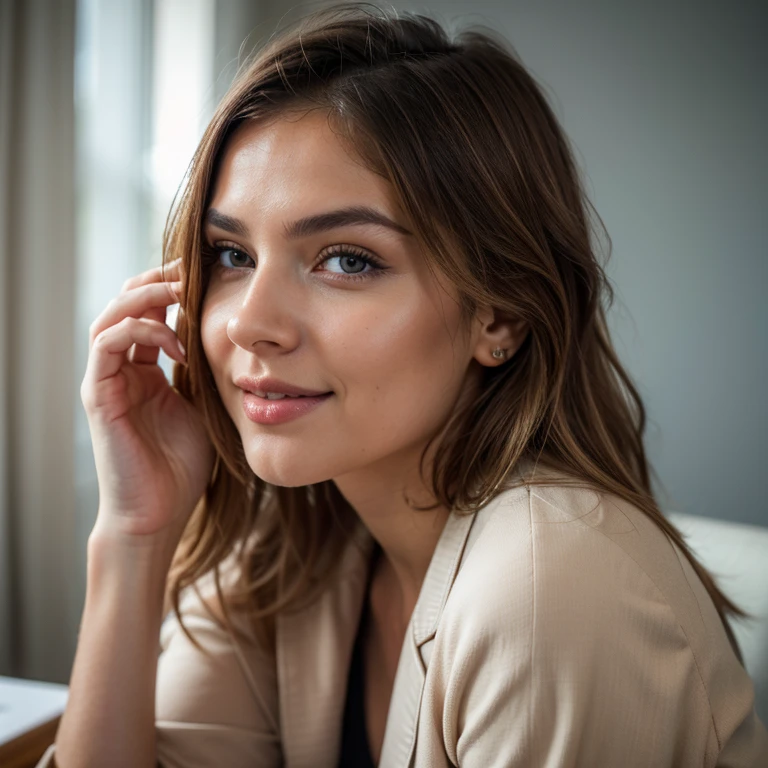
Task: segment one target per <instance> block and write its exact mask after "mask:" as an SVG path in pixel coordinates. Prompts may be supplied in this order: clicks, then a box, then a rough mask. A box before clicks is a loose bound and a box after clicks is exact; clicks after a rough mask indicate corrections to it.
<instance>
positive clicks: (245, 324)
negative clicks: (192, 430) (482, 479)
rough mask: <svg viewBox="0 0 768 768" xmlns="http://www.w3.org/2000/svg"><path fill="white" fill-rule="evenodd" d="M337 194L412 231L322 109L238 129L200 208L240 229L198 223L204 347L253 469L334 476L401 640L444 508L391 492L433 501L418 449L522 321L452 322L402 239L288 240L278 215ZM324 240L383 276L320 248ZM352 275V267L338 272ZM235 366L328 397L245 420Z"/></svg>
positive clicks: (408, 241) (449, 292)
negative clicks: (351, 250) (370, 546)
mask: <svg viewBox="0 0 768 768" xmlns="http://www.w3.org/2000/svg"><path fill="white" fill-rule="evenodd" d="M351 205H368V206H371V207H372V208H375V209H377V210H378V211H381V212H383V213H384V214H385V215H387V216H388V217H389V218H391V219H394V220H395V221H397V222H398V223H399V224H401V225H402V226H403V227H405V228H407V229H408V230H410V231H413V230H412V227H411V226H410V224H409V222H408V221H407V220H406V218H405V216H404V215H403V212H402V210H401V209H400V207H399V206H398V205H397V202H396V200H395V198H394V196H393V192H392V188H391V186H390V184H389V183H388V182H387V181H386V180H384V179H382V178H381V177H379V176H377V175H375V174H373V173H371V172H370V171H368V170H366V169H365V168H364V167H363V166H362V164H361V163H360V162H359V161H358V160H357V159H356V158H355V156H354V155H353V153H352V152H351V150H350V149H349V147H348V146H346V145H345V144H343V143H342V141H341V140H340V138H339V137H338V136H337V135H336V134H334V132H333V131H332V130H331V128H330V127H329V125H328V122H327V117H326V115H325V114H324V113H322V112H318V111H309V112H305V113H302V114H300V115H299V116H298V117H297V116H295V115H290V116H286V117H284V118H282V119H280V120H278V121H276V122H273V123H271V124H268V125H252V124H245V125H243V126H241V127H240V128H239V129H238V131H237V132H236V133H235V134H234V135H233V137H232V139H231V140H230V142H229V144H228V146H227V148H226V150H225V154H224V156H223V158H222V163H221V165H220V168H219V171H218V175H217V177H216V179H215V182H214V189H213V195H212V198H211V205H210V207H211V208H215V209H216V210H217V211H220V212H222V213H224V214H226V215H228V216H231V217H235V218H237V219H240V220H241V221H242V222H243V223H244V224H245V226H246V227H247V230H248V232H249V235H248V236H243V235H236V234H233V233H232V232H230V231H227V230H225V229H222V228H219V227H214V226H211V225H206V229H205V236H206V242H207V244H208V245H210V246H217V247H222V248H224V249H225V250H223V251H221V252H220V253H219V254H218V255H216V254H214V256H213V260H214V263H217V264H218V265H219V266H216V267H214V269H213V272H212V273H211V281H210V284H209V287H208V290H207V293H206V296H205V298H204V302H203V310H202V342H203V347H204V350H205V354H206V356H207V359H208V362H209V364H210V366H211V370H212V371H213V373H214V378H215V381H216V384H217V387H218V391H219V393H220V396H221V398H222V401H223V403H224V406H225V407H226V409H227V411H228V413H229V414H230V416H231V417H232V419H233V421H234V423H235V425H236V427H237V429H238V431H239V433H240V435H241V437H242V440H243V445H244V449H245V454H246V457H247V460H248V463H249V465H250V467H251V468H252V469H253V471H254V473H256V474H257V475H258V476H259V477H261V478H263V479H264V480H266V481H268V482H270V483H274V484H277V485H284V486H299V485H305V484H309V483H316V482H320V481H323V480H328V479H331V478H332V479H333V480H334V482H335V483H336V484H337V486H338V488H339V490H340V491H341V493H342V494H343V495H344V497H345V498H346V499H347V500H348V501H349V503H350V504H351V505H352V506H353V507H354V509H355V510H356V511H357V512H358V514H359V515H360V517H361V518H362V520H363V521H364V522H365V524H366V525H367V527H368V529H369V530H370V531H371V533H372V535H373V536H374V538H375V539H376V540H377V541H378V542H379V544H380V545H381V547H382V550H383V553H382V557H380V558H379V560H378V563H379V565H378V566H377V574H376V577H375V580H374V586H373V591H372V595H375V596H376V597H375V601H376V602H377V604H378V605H380V606H382V611H386V613H387V621H388V626H393V624H394V626H395V630H394V636H400V637H401V634H400V633H401V631H402V630H404V628H405V625H406V624H407V622H408V620H409V618H410V615H411V612H412V610H413V607H414V605H415V603H416V598H417V597H418V592H419V589H420V586H421V583H422V581H423V578H424V575H425V573H426V570H427V567H428V565H429V561H430V558H431V556H432V553H433V551H434V548H435V545H436V542H437V539H438V538H439V536H440V533H441V531H442V529H443V526H444V523H445V520H446V519H447V516H448V510H446V509H443V508H440V509H436V510H431V511H425V512H414V511H412V510H411V509H409V507H408V505H407V503H406V501H405V500H404V499H403V496H402V491H403V490H404V489H407V491H408V493H409V495H410V496H411V498H413V499H414V500H416V501H417V502H418V503H423V502H425V501H428V500H430V499H431V497H430V496H429V495H428V493H427V491H426V489H425V488H424V486H423V484H422V483H421V481H420V480H419V477H418V459H419V455H420V452H421V450H422V448H423V446H424V445H425V444H426V442H427V441H428V439H429V438H430V437H431V436H432V435H433V434H435V433H437V432H440V430H441V429H442V428H443V426H444V425H445V423H446V421H447V419H448V417H449V415H450V413H451V412H452V410H453V409H454V408H455V407H456V405H457V403H458V402H459V399H460V398H461V397H472V396H473V391H474V389H475V388H476V386H477V383H478V381H479V375H480V373H481V371H482V366H496V365H500V364H503V363H504V361H503V360H502V361H499V360H497V359H495V358H493V357H492V355H491V353H492V351H493V350H494V349H495V348H496V347H503V348H504V349H506V350H507V351H508V355H507V360H508V359H509V357H511V355H512V354H514V352H515V350H516V349H517V347H518V346H519V345H520V344H521V343H522V341H523V339H524V336H525V331H526V328H525V327H524V326H523V325H522V324H520V323H519V322H518V323H516V322H513V321H511V320H505V319H503V318H500V317H498V316H497V314H496V313H495V312H494V311H493V310H492V309H484V310H482V311H480V312H478V314H477V316H476V318H475V320H474V321H473V324H472V326H471V329H470V330H469V331H468V332H464V333H462V332H461V328H460V323H459V320H460V314H459V305H458V303H457V301H456V298H457V294H456V291H455V288H453V286H451V285H449V284H448V283H447V280H445V279H443V280H441V281H438V280H436V279H435V277H434V276H433V275H432V274H431V273H430V271H429V269H428V268H427V265H426V262H425V261H424V258H423V255H422V254H421V252H420V249H419V247H418V245H417V242H416V240H415V238H413V237H412V236H407V235H402V234H399V233H396V232H394V231H391V230H388V229H385V228H382V227H379V226H372V225H347V226H343V227H337V228H335V229H333V230H329V231H326V232H321V233H319V234H318V233H315V234H313V235H310V236H308V237H304V238H301V239H296V240H289V239H286V236H285V234H284V232H283V228H284V225H285V224H289V223H290V222H292V221H294V220H296V219H299V218H302V217H304V216H309V215H312V214H317V213H325V212H328V211H331V210H335V209H338V208H344V207H347V206H351ZM338 245H348V246H353V247H355V249H356V250H362V251H364V252H366V253H369V254H371V255H372V256H373V257H375V258H376V259H377V260H378V262H379V263H380V264H381V266H383V267H385V268H386V269H385V271H376V268H375V267H374V266H362V267H361V265H360V263H359V261H355V260H351V259H350V257H349V256H346V257H345V256H343V255H342V256H339V255H338V254H331V253H329V251H328V249H329V248H332V247H334V246H338ZM226 249H233V250H226ZM326 256H329V257H330V258H328V259H327V260H325V261H323V259H324V258H325V257H326ZM358 271H361V273H366V274H365V278H364V279H360V280H355V279H350V276H354V275H355V274H357V273H358ZM242 374H249V375H253V376H260V375H266V376H273V377H276V378H279V379H281V380H283V381H286V382H289V383H291V384H295V385H298V386H301V387H305V388H307V389H312V390H318V391H333V392H334V395H333V397H331V398H330V399H329V400H327V401H326V402H324V403H323V404H322V405H320V406H319V407H318V408H316V409H315V410H314V411H312V412H310V413H309V414H306V415H304V416H301V417H300V418H298V419H294V420H293V421H290V422H287V423H284V424H280V425H261V424H256V423H254V422H252V421H250V420H249V419H248V418H246V416H245V413H244V411H243V407H242V402H243V392H242V390H240V389H239V388H238V387H237V386H236V385H235V384H234V379H235V378H236V377H237V376H239V375H242ZM373 603H374V598H373V597H372V604H373ZM374 613H375V611H374ZM398 617H399V621H398ZM395 645H397V644H396V643H395ZM397 647H399V646H397Z"/></svg>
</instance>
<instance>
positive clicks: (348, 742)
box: [338, 569, 375, 768]
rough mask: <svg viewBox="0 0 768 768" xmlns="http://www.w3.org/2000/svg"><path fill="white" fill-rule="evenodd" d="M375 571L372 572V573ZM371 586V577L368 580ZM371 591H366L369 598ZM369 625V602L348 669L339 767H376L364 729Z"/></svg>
mask: <svg viewBox="0 0 768 768" xmlns="http://www.w3.org/2000/svg"><path fill="white" fill-rule="evenodd" d="M372 572H373V569H371V573H372ZM368 585H369V586H370V578H369V579H368ZM367 593H368V590H367V589H366V595H367ZM367 624H368V600H367V599H366V601H365V606H364V607H363V611H362V616H361V618H360V624H359V626H358V628H357V636H356V637H355V647H354V649H353V650H352V662H351V664H350V668H349V682H348V683H347V699H346V703H345V705H344V723H343V725H342V730H341V756H340V758H339V765H338V768H375V764H374V762H373V757H371V750H370V746H369V745H368V734H367V732H366V730H365V695H364V694H365V685H364V683H365V675H364V674H363V672H364V669H363V637H364V635H365V628H366V626H367Z"/></svg>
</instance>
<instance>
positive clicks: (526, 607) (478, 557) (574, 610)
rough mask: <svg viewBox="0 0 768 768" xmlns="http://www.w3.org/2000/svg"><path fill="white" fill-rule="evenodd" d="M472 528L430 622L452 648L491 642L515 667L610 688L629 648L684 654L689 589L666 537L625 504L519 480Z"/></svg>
mask: <svg viewBox="0 0 768 768" xmlns="http://www.w3.org/2000/svg"><path fill="white" fill-rule="evenodd" d="M475 525H476V526H477V529H476V530H475V529H474V526H473V530H472V531H471V532H470V537H469V540H468V542H467V547H466V549H465V552H464V555H463V559H462V562H461V566H460V570H459V572H458V574H457V577H456V579H455V582H454V584H453V586H452V589H451V592H450V594H449V595H448V598H447V600H446V603H445V608H444V613H443V616H442V617H441V622H440V623H441V627H442V630H443V635H444V642H446V643H448V645H451V646H452V652H455V653H462V652H466V651H469V652H472V653H474V652H475V651H476V650H477V649H478V647H479V646H478V643H479V644H480V645H482V644H487V645H488V647H489V648H490V647H491V646H494V645H498V644H499V643H501V644H502V645H503V646H504V649H505V652H508V653H509V654H510V655H511V656H512V657H514V658H515V659H516V661H517V662H518V663H519V668H518V671H519V672H520V673H521V674H529V673H530V672H531V671H532V670H533V669H534V668H535V670H536V673H539V672H540V671H542V670H543V669H548V670H549V671H550V672H551V673H552V674H554V671H555V669H556V668H557V669H559V670H560V672H561V673H563V674H564V675H565V676H564V677H561V678H560V679H561V680H563V679H566V678H567V674H568V673H567V670H570V672H571V673H572V674H573V676H574V677H572V678H571V680H572V682H573V680H574V679H575V678H576V677H578V678H584V677H585V676H589V675H592V676H593V679H594V681H597V680H598V679H599V678H605V679H606V680H608V681H609V684H610V681H611V680H612V675H613V673H614V672H615V671H617V670H618V669H619V668H620V667H622V666H626V664H627V663H628V660H632V663H636V660H637V658H638V654H652V655H653V656H654V657H656V658H657V659H660V658H661V657H663V656H666V657H668V658H670V659H672V658H679V657H680V654H682V655H683V656H685V655H686V654H689V644H688V638H687V636H686V632H685V631H684V630H683V627H682V626H681V622H680V618H679V616H678V610H679V609H680V606H684V605H686V604H687V603H688V602H689V598H690V597H691V594H692V593H691V588H690V585H689V583H688V581H687V579H686V577H685V575H684V574H683V571H682V569H681V567H680V561H679V559H678V555H677V554H676V552H675V550H674V548H673V546H672V544H671V542H670V541H669V539H668V538H667V537H666V534H665V533H664V532H663V531H662V530H661V529H660V528H659V527H658V526H657V525H656V524H655V523H654V522H653V521H652V520H650V518H648V517H647V516H646V515H645V514H644V513H643V512H642V511H641V510H639V509H637V508H636V507H634V506H633V505H630V504H627V503H626V502H623V501H621V500H619V499H617V498H616V497H614V496H612V495H608V494H604V493H600V492H598V491H596V490H593V489H590V488H586V487H571V486H565V487H562V486H555V485H544V486H529V487H522V488H516V489H512V490H509V491H505V492H504V493H502V494H501V496H499V497H497V499H495V500H494V501H493V502H492V503H491V504H489V505H488V507H487V508H485V509H483V510H481V511H480V512H478V515H477V518H476V520H475ZM513 636H514V643H512V642H509V640H510V638H511V637H513ZM470 649H471V650H470ZM648 668H649V669H650V668H651V666H650V665H649V666H648ZM681 682H682V681H681Z"/></svg>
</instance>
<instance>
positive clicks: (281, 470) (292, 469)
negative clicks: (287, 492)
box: [245, 450, 332, 488]
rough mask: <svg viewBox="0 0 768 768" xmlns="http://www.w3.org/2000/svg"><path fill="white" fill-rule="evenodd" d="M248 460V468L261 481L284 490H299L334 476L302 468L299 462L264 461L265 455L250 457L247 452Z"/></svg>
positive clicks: (305, 467)
mask: <svg viewBox="0 0 768 768" xmlns="http://www.w3.org/2000/svg"><path fill="white" fill-rule="evenodd" d="M245 456H246V459H247V461H248V466H249V467H250V468H251V470H252V471H253V474H254V475H256V477H258V478H259V479H261V480H263V481H264V482H265V483H270V484H271V485H277V486H281V487H282V488H299V487H301V486H304V485H313V484H315V483H322V482H324V481H325V480H330V479H331V477H332V475H331V474H330V473H328V472H327V471H326V472H323V471H322V470H321V469H320V468H319V467H308V466H306V465H304V466H301V464H300V462H297V461H295V460H294V461H288V462H285V463H283V462H280V461H274V460H273V461H267V462H265V461H264V454H263V453H260V454H259V455H258V456H253V455H249V452H248V451H247V450H246V453H245Z"/></svg>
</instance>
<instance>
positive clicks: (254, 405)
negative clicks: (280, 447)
mask: <svg viewBox="0 0 768 768" xmlns="http://www.w3.org/2000/svg"><path fill="white" fill-rule="evenodd" d="M332 395H333V392H328V393H327V394H325V395H316V396H312V397H284V398H283V399H282V400H267V399H266V398H264V397H259V396H258V395H254V394H253V393H252V392H246V391H243V410H244V411H245V415H246V416H247V417H248V418H249V419H250V420H251V421H255V422H256V423H257V424H283V423H284V422H286V421H292V420H293V419H297V418H298V417H299V416H303V415H304V414H306V413H309V412H310V411H312V410H314V409H315V408H317V406H318V405H320V404H321V403H324V402H325V401H326V400H327V399H328V398H329V397H331V396H332Z"/></svg>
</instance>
